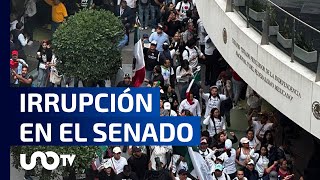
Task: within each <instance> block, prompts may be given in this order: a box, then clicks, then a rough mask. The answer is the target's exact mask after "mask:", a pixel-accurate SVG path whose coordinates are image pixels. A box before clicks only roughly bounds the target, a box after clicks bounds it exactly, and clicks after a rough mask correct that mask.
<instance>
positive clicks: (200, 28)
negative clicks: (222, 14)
mask: <svg viewBox="0 0 320 180" xmlns="http://www.w3.org/2000/svg"><path fill="white" fill-rule="evenodd" d="M197 24H198V38H199V44H200V45H204V43H205V41H204V39H205V37H206V36H205V35H204V34H203V33H204V32H205V30H204V27H203V23H202V21H201V20H200V19H198V21H197Z"/></svg>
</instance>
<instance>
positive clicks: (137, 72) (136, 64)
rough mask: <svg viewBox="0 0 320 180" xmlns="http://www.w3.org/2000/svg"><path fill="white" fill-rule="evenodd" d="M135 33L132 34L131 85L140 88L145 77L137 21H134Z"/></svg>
mask: <svg viewBox="0 0 320 180" xmlns="http://www.w3.org/2000/svg"><path fill="white" fill-rule="evenodd" d="M136 21H137V22H136V25H135V32H134V44H135V45H134V58H133V68H132V69H133V77H132V83H133V86H134V87H140V86H141V84H142V83H143V81H144V78H145V75H146V69H145V63H144V54H143V45H142V40H141V39H140V36H139V34H140V32H139V26H138V24H139V22H138V21H139V19H136Z"/></svg>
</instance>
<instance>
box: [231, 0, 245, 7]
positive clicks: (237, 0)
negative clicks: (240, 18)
mask: <svg viewBox="0 0 320 180" xmlns="http://www.w3.org/2000/svg"><path fill="white" fill-rule="evenodd" d="M233 4H234V6H236V7H238V6H246V0H233Z"/></svg>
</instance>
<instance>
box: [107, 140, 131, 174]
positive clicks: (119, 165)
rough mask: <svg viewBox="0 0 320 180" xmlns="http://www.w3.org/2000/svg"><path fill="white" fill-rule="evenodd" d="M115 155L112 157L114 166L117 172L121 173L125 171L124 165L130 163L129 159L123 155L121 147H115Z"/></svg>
mask: <svg viewBox="0 0 320 180" xmlns="http://www.w3.org/2000/svg"><path fill="white" fill-rule="evenodd" d="M112 152H113V157H112V158H111V163H112V168H113V169H114V172H115V173H116V174H120V173H121V172H122V171H123V167H124V166H125V165H127V164H128V162H127V159H126V158H124V157H122V156H121V149H120V147H118V146H117V147H114V148H113V150H112Z"/></svg>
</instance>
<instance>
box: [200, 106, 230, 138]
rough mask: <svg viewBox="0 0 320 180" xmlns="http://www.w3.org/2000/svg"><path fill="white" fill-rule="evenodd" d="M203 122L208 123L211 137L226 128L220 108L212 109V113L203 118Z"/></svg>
mask: <svg viewBox="0 0 320 180" xmlns="http://www.w3.org/2000/svg"><path fill="white" fill-rule="evenodd" d="M203 124H204V125H207V130H208V132H209V135H210V138H213V137H214V136H215V135H216V134H218V133H220V132H223V131H225V130H226V125H225V121H224V119H223V117H222V116H221V115H220V111H219V109H218V108H213V109H212V110H211V115H210V116H208V117H207V118H206V119H205V120H203Z"/></svg>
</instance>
